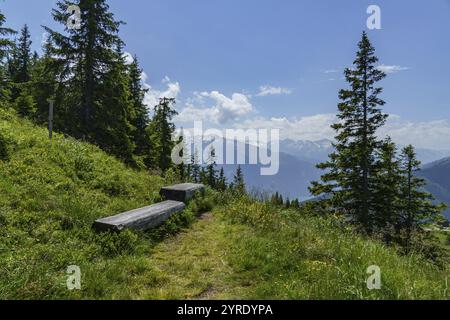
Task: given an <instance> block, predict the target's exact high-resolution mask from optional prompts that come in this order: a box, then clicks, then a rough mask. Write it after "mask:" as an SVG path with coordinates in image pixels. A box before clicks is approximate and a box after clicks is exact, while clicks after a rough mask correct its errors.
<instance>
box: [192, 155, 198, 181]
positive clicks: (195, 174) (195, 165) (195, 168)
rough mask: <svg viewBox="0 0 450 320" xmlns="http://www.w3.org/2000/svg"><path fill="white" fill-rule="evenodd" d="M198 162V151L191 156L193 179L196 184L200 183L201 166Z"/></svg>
mask: <svg viewBox="0 0 450 320" xmlns="http://www.w3.org/2000/svg"><path fill="white" fill-rule="evenodd" d="M198 162H199V161H198V151H197V150H194V153H193V154H192V156H191V179H192V181H193V182H195V183H199V182H200V164H199V163H198Z"/></svg>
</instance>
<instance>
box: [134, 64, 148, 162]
mask: <svg viewBox="0 0 450 320" xmlns="http://www.w3.org/2000/svg"><path fill="white" fill-rule="evenodd" d="M129 76H130V100H131V108H132V110H131V119H130V121H131V125H132V126H133V141H134V144H135V146H136V148H135V150H134V153H135V154H137V155H144V154H145V153H146V152H148V150H149V148H150V145H149V139H150V137H149V136H148V131H147V126H148V125H149V122H150V119H149V114H148V110H147V106H146V105H145V104H144V97H145V93H146V92H147V91H148V90H147V89H144V88H143V86H142V69H141V68H140V67H139V62H138V58H137V56H134V59H133V62H132V63H131V64H130V65H129Z"/></svg>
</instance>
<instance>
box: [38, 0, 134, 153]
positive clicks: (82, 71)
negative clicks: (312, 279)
mask: <svg viewBox="0 0 450 320" xmlns="http://www.w3.org/2000/svg"><path fill="white" fill-rule="evenodd" d="M73 4H76V5H78V6H79V8H80V11H81V20H80V25H79V27H80V28H78V29H77V28H69V26H68V23H67V22H68V21H69V18H70V17H71V14H70V13H68V12H67V9H68V7H69V6H70V5H73ZM53 18H54V20H55V21H56V22H59V23H61V24H62V25H63V26H64V28H65V33H64V34H62V33H59V32H57V31H54V30H52V29H50V28H48V27H44V28H45V31H46V32H47V33H48V34H49V37H48V43H47V45H46V47H47V51H48V55H49V56H51V57H57V59H55V61H54V63H52V66H53V67H54V68H56V71H55V72H57V73H58V79H59V86H60V87H63V90H64V92H63V94H62V95H61V97H62V99H63V100H62V101H59V103H58V111H59V113H62V112H64V113H65V114H64V116H63V117H61V118H62V123H61V124H60V125H61V127H60V129H61V130H63V131H64V132H66V133H69V134H71V135H73V136H75V137H76V138H85V139H88V140H90V141H92V142H94V143H99V144H101V145H102V147H105V141H106V139H105V138H106V137H108V139H109V138H111V143H112V145H107V146H106V147H107V148H106V149H111V150H114V152H116V153H118V154H120V155H121V154H124V153H126V154H127V155H126V156H127V157H128V153H129V149H130V145H129V143H128V139H129V137H128V132H127V131H128V130H126V129H125V127H127V126H128V125H129V123H127V122H128V120H129V119H128V114H127V113H128V112H129V108H128V104H127V102H128V101H129V100H128V99H129V97H128V94H127V92H126V91H125V89H124V88H122V87H123V86H124V80H123V74H122V73H123V70H122V68H123V67H122V66H116V64H117V63H118V61H120V59H121V57H118V55H119V54H121V48H122V46H123V42H122V40H121V39H120V38H119V36H118V32H119V26H120V25H121V24H122V22H120V21H116V20H115V19H114V15H113V14H112V13H111V12H110V11H109V6H108V4H107V3H106V0H81V1H80V2H79V3H74V1H69V0H61V1H58V3H57V8H56V9H54V10H53ZM113 76H117V77H118V78H117V79H112V78H111V77H113ZM113 82H117V86H116V88H118V89H119V91H118V92H117V93H115V94H114V96H113V97H111V96H110V94H111V90H110V88H108V87H106V86H105V83H109V84H112V83H113ZM119 94H122V95H123V96H121V97H119V96H118V95H119ZM112 101H114V102H119V104H118V105H115V106H114V108H113V109H111V110H110V108H111V107H112V106H111V105H110V103H111V102H112ZM104 116H105V117H104ZM113 116H114V117H116V121H115V123H114V126H115V125H118V122H121V123H120V124H119V125H118V128H112V126H113V124H109V123H108V121H109V120H110V119H111V117H113ZM96 130H107V131H106V132H96ZM118 135H121V136H118ZM98 138H100V139H103V140H101V141H96V139H98ZM123 142H125V143H126V145H125V146H124V147H122V148H121V147H119V146H118V144H119V143H123Z"/></svg>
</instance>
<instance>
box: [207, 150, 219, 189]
mask: <svg viewBox="0 0 450 320" xmlns="http://www.w3.org/2000/svg"><path fill="white" fill-rule="evenodd" d="M205 176H206V177H205V178H206V179H205V180H206V181H205V182H206V184H207V185H208V186H210V187H211V188H213V189H216V188H217V170H216V151H215V150H214V148H211V150H210V151H209V158H208V159H207V166H206V169H205Z"/></svg>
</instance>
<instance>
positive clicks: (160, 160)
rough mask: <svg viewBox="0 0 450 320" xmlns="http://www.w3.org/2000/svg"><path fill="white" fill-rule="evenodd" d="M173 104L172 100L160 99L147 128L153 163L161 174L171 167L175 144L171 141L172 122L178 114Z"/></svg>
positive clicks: (172, 132)
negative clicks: (151, 146)
mask: <svg viewBox="0 0 450 320" xmlns="http://www.w3.org/2000/svg"><path fill="white" fill-rule="evenodd" d="M174 104H175V99H173V98H162V99H160V102H159V104H158V105H157V106H156V107H155V109H154V116H153V119H152V122H151V123H150V126H149V130H150V140H151V141H152V145H153V158H154V161H153V162H154V163H155V164H156V166H157V167H158V168H159V169H161V170H162V171H163V172H165V171H167V170H168V169H169V168H170V167H171V166H172V150H173V148H174V147H175V142H174V141H172V136H173V134H174V132H175V125H174V124H173V123H172V120H173V117H174V116H176V115H177V114H178V113H177V112H176V110H175V109H174V108H173V105H174Z"/></svg>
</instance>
